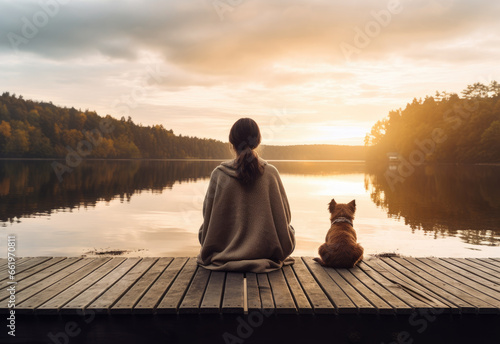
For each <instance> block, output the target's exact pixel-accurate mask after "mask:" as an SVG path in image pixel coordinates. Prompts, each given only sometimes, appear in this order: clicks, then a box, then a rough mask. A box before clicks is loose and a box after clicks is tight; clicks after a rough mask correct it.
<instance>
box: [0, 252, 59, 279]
mask: <svg viewBox="0 0 500 344" xmlns="http://www.w3.org/2000/svg"><path fill="white" fill-rule="evenodd" d="M4 259H5V270H4V271H3V272H2V273H1V274H0V282H3V281H4V280H6V279H8V278H9V274H8V273H7V270H8V266H7V259H6V258H4ZM50 259H53V258H52V257H30V259H29V260H27V261H25V262H22V263H20V264H16V268H15V272H16V279H17V278H18V277H19V276H17V275H18V274H20V273H21V272H24V271H26V270H28V269H31V268H33V267H35V266H36V265H38V264H41V263H43V262H46V261H47V260H50Z"/></svg>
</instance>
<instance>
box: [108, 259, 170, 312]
mask: <svg viewBox="0 0 500 344" xmlns="http://www.w3.org/2000/svg"><path fill="white" fill-rule="evenodd" d="M171 262H172V258H169V257H163V258H160V259H158V260H157V261H156V262H155V264H153V266H151V267H150V268H149V270H148V271H147V272H146V273H145V274H144V275H142V276H141V278H139V280H138V281H137V282H136V283H135V284H134V285H133V286H132V288H130V289H129V290H127V292H126V293H125V294H124V295H123V296H122V297H121V298H120V300H118V301H117V302H116V303H115V304H114V305H113V306H111V308H110V309H109V311H110V313H114V314H117V313H127V314H130V313H132V309H133V308H134V306H135V305H136V304H137V303H138V302H139V300H140V299H141V297H142V296H143V295H144V294H145V293H146V291H147V290H148V289H149V287H150V286H151V285H152V284H153V283H154V281H156V279H157V278H158V276H160V274H161V273H162V272H163V271H164V270H165V269H166V267H167V266H168V265H169V264H170V263H171Z"/></svg>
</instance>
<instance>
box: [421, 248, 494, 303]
mask: <svg viewBox="0 0 500 344" xmlns="http://www.w3.org/2000/svg"><path fill="white" fill-rule="evenodd" d="M419 260H420V261H421V262H423V263H425V264H427V265H429V266H432V267H433V268H434V269H436V270H438V271H440V272H442V273H443V274H444V275H446V276H449V277H450V278H452V279H454V280H456V281H458V282H460V284H461V285H460V288H461V289H462V290H464V291H466V292H468V293H470V294H471V295H474V296H477V295H478V294H480V295H481V300H484V301H486V302H488V303H489V304H491V305H493V306H495V307H497V308H499V310H500V292H499V290H500V285H498V284H496V283H493V282H489V281H486V280H482V281H481V282H482V283H478V282H477V281H480V280H481V279H480V277H479V276H474V277H473V278H474V280H472V279H471V278H467V277H466V276H465V275H464V273H465V274H466V271H464V270H462V269H460V268H458V267H456V266H455V265H453V264H450V263H448V262H446V261H444V260H440V259H437V260H436V259H435V258H421V259H419Z"/></svg>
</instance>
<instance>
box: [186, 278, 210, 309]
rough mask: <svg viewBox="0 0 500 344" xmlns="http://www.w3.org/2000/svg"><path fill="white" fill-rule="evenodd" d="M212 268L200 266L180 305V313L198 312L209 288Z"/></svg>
mask: <svg viewBox="0 0 500 344" xmlns="http://www.w3.org/2000/svg"><path fill="white" fill-rule="evenodd" d="M209 278H210V270H207V269H205V268H199V269H198V270H197V271H196V274H195V275H194V278H193V281H192V282H191V284H190V285H189V289H188V290H187V292H186V295H185V296H184V298H183V300H182V303H181V305H180V306H179V314H180V313H198V311H199V308H200V304H201V300H202V298H203V296H204V294H205V290H206V288H207V284H208V279H209Z"/></svg>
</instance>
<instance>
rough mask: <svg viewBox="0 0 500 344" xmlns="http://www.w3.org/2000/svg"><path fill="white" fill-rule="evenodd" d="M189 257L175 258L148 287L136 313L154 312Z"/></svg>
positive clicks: (135, 309)
mask: <svg viewBox="0 0 500 344" xmlns="http://www.w3.org/2000/svg"><path fill="white" fill-rule="evenodd" d="M187 260H188V259H187V258H185V257H180V258H175V259H174V261H173V262H172V263H170V265H169V266H168V267H167V268H166V269H165V271H163V273H162V274H161V275H160V277H158V279H157V280H156V281H155V282H154V284H153V285H152V286H151V287H150V288H149V289H148V291H147V292H146V294H144V296H143V297H142V298H141V300H140V301H139V302H138V303H137V305H135V307H134V313H154V312H156V306H157V305H158V303H159V302H160V300H161V299H162V298H163V296H164V295H165V293H166V292H167V290H168V289H169V288H170V286H171V285H172V283H173V282H174V280H175V278H176V277H177V275H178V274H179V272H180V271H181V269H182V268H183V267H184V265H185V264H186V262H187Z"/></svg>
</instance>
